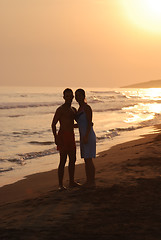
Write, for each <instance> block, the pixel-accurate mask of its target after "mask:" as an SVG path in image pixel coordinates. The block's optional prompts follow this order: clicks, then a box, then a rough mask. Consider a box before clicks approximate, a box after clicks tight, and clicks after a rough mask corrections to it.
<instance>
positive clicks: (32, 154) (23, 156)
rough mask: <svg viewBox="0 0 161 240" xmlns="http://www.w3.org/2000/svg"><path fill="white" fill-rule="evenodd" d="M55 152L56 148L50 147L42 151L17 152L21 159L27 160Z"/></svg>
mask: <svg viewBox="0 0 161 240" xmlns="http://www.w3.org/2000/svg"><path fill="white" fill-rule="evenodd" d="M56 153H57V149H56V148H55V147H54V148H51V149H47V150H44V151H39V152H29V153H24V154H17V155H18V156H19V157H21V159H23V160H28V159H33V158H39V157H44V156H48V155H53V154H56Z"/></svg>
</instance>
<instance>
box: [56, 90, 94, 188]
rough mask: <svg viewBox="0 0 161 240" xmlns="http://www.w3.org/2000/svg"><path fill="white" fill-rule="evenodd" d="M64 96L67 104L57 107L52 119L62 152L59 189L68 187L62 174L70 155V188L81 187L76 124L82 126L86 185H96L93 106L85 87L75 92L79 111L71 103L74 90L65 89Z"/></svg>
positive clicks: (58, 146)
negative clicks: (64, 184)
mask: <svg viewBox="0 0 161 240" xmlns="http://www.w3.org/2000/svg"><path fill="white" fill-rule="evenodd" d="M63 98H64V100H65V103H64V104H63V105H61V106H60V107H58V108H57V110H56V112H55V115H54V118H53V121H52V131H53V135H54V138H55V144H56V145H57V149H58V150H59V153H60V163H59V167H58V179H59V190H65V189H66V188H65V187H64V186H63V176H64V167H65V163H66V160H67V156H69V165H68V171H69V187H71V188H72V187H80V184H79V183H77V182H75V181H74V172H75V162H76V144H75V137H74V128H75V127H78V128H79V133H80V150H81V158H84V161H85V172H86V183H85V184H84V186H87V187H91V186H94V185H95V167H94V164H93V161H92V158H95V156H96V136H95V133H94V131H93V127H92V126H93V123H92V109H91V107H90V106H89V105H88V104H87V103H86V99H85V91H84V90H83V89H77V90H76V91H75V99H76V101H77V102H78V104H79V109H78V111H77V110H76V109H75V108H74V107H72V106H71V104H72V100H73V98H74V96H73V91H72V90H71V89H69V88H66V89H65V90H64V91H63ZM74 120H76V122H77V124H74ZM58 122H59V123H60V127H59V131H58V132H57V130H56V124H57V123H58Z"/></svg>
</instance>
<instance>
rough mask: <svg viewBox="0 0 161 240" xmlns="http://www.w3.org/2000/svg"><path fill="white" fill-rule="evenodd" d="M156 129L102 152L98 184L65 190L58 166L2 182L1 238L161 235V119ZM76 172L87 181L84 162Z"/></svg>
mask: <svg viewBox="0 0 161 240" xmlns="http://www.w3.org/2000/svg"><path fill="white" fill-rule="evenodd" d="M156 129H157V130H158V131H159V132H158V133H154V134H149V135H146V136H144V137H143V138H141V139H138V140H135V141H130V142H126V143H123V144H119V145H116V146H114V147H112V148H111V149H110V150H108V151H104V152H102V153H100V154H99V157H97V158H96V159H95V160H94V163H95V167H96V188H93V189H86V188H80V189H68V190H67V191H63V192H59V191H58V190H57V185H58V180H57V171H56V170H54V171H50V172H46V173H39V174H34V175H31V176H28V177H27V178H26V179H24V180H21V181H19V182H17V183H14V184H10V185H7V186H4V187H2V188H0V239H1V240H4V239H7V240H8V239H15V240H18V239H27V240H28V239H43V240H44V239H60V240H61V239H107V240H108V239H109V240H122V239H124V240H126V239H127V240H133V239H136V240H144V239H146V240H155V239H158V240H159V239H160V236H161V190H160V188H161V125H157V126H156ZM75 178H76V180H77V181H79V182H80V183H84V182H85V172H84V165H83V164H81V165H76V173H75ZM64 184H65V185H66V186H68V170H67V168H66V171H65V179H64Z"/></svg>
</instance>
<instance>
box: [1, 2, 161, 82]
mask: <svg viewBox="0 0 161 240" xmlns="http://www.w3.org/2000/svg"><path fill="white" fill-rule="evenodd" d="M0 29H1V38H0V66H1V70H0V85H1V86H3V85H14V86H17V85H19V86H63V87H66V86H67V87H72V86H73V87H79V86H81V87H83V86H84V87H120V86H124V85H128V84H134V83H138V82H144V81H149V80H156V79H161V3H160V0H27V1H25V0H14V1H13V0H0Z"/></svg>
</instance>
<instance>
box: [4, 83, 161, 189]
mask: <svg viewBox="0 0 161 240" xmlns="http://www.w3.org/2000/svg"><path fill="white" fill-rule="evenodd" d="M63 90H64V88H54V87H53V88H51V87H50V88H47V87H43V88H36V87H32V88H29V87H25V88H22V87H10V88H9V87H1V88H0V186H3V185H5V184H8V183H12V182H14V181H17V180H19V179H22V178H23V177H25V176H26V175H30V174H33V173H37V172H43V171H48V170H52V169H55V168H57V166H58V161H59V155H58V152H57V150H56V146H55V144H54V141H53V135H52V131H51V122H52V118H53V114H54V113H55V110H56V108H57V107H58V106H59V105H61V104H63V102H64V101H63V98H62V91H63ZM73 90H75V89H73ZM85 90H86V95H87V102H88V104H89V105H90V106H91V107H92V109H93V122H94V130H95V132H96V136H97V153H99V152H100V151H102V150H106V149H108V148H109V147H111V146H113V145H115V144H117V143H121V142H125V141H128V140H132V139H135V138H138V137H139V135H140V134H145V133H149V132H151V131H153V127H152V126H153V125H154V124H159V123H160V122H161V89H159V88H158V89H123V88H118V89H114V88H110V89H106V88H104V89H99V88H95V89H85ZM73 106H75V107H76V108H78V105H77V103H76V101H75V100H73ZM75 135H76V143H77V163H82V162H83V160H81V159H80V156H79V134H78V129H76V130H75Z"/></svg>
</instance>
